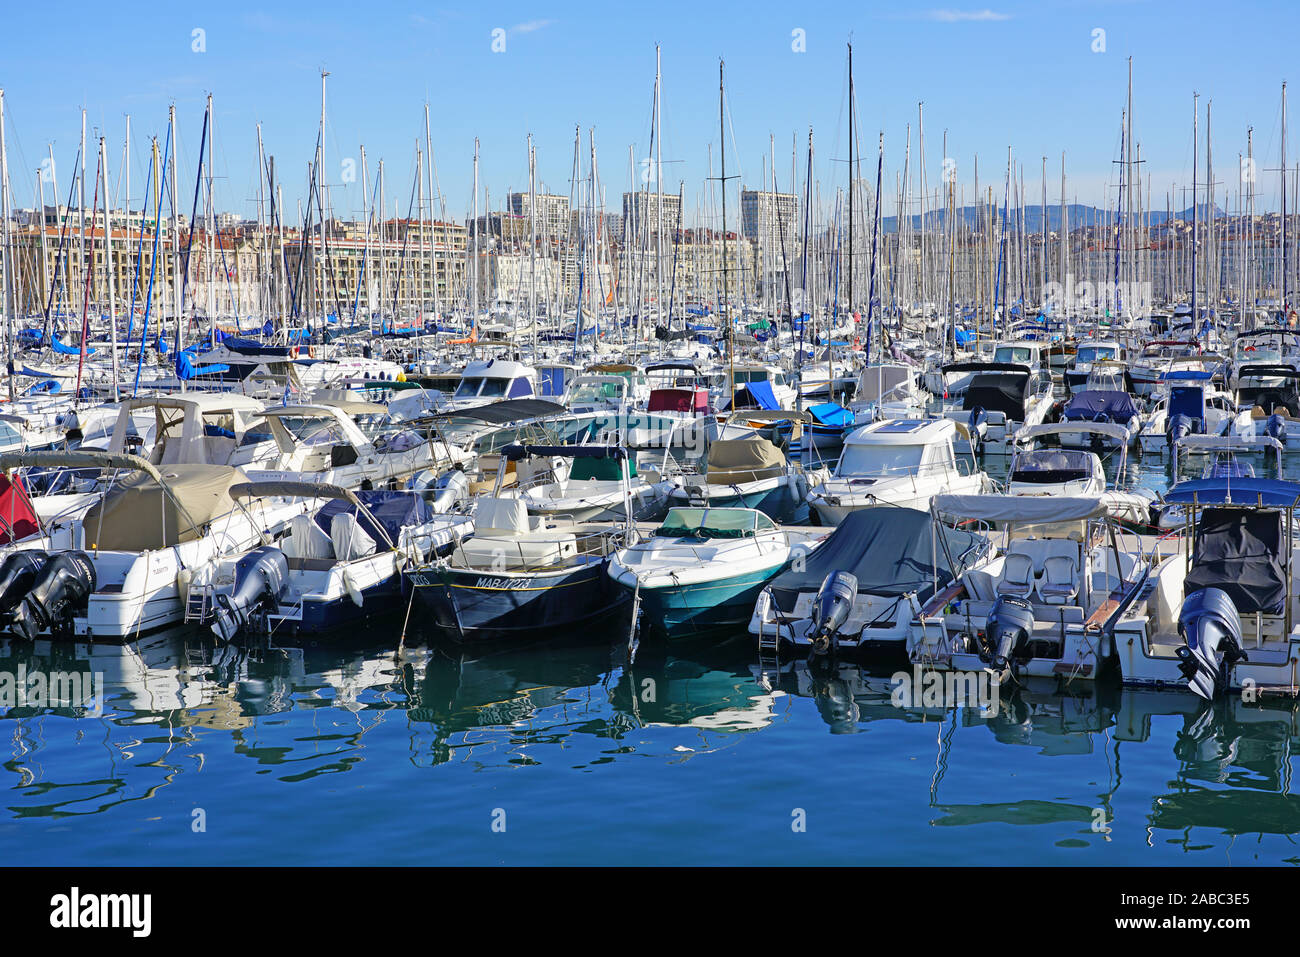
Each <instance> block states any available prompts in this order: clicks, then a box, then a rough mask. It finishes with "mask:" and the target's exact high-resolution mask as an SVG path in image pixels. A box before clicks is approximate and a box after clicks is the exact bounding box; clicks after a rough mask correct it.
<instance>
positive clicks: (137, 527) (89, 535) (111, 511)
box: [81, 456, 248, 552]
mask: <svg viewBox="0 0 1300 957" xmlns="http://www.w3.org/2000/svg"><path fill="white" fill-rule="evenodd" d="M117 457H119V458H120V457H121V456H117ZM164 469H165V471H164V472H163V473H162V476H161V478H162V481H163V482H164V483H165V485H160V484H158V482H157V481H156V480H155V479H154V478H153V476H150V475H132V476H131V477H130V478H127V479H126V480H124V481H122V482H119V483H117V484H116V485H115V486H114V487H113V488H112V489H110V490H109V491H108V492H107V493H106V494H105V495H104V497H103V498H102V499H100V500H99V501H97V502H95V503H94V504H93V505H91V506H90V509H89V511H87V512H86V514H85V517H84V518H82V520H81V526H82V528H83V529H85V534H86V543H87V546H88V547H90V548H97V549H101V550H107V551H124V552H142V551H146V550H149V549H158V548H170V547H171V546H173V545H179V544H181V543H183V542H188V541H192V540H193V539H196V538H199V537H200V536H201V535H202V534H203V529H204V527H205V526H206V525H208V524H209V523H210V522H212V521H213V520H214V519H217V518H219V517H221V516H222V515H226V514H228V513H230V512H231V511H233V510H234V508H235V502H234V499H233V498H232V497H231V494H230V489H231V487H232V486H234V485H237V484H239V483H241V482H247V481H248V477H247V476H246V475H245V474H244V473H243V472H242V471H241V470H239V469H237V468H233V467H232V466H228V465H168V466H164ZM154 474H155V475H157V474H158V473H157V472H155V473H154Z"/></svg>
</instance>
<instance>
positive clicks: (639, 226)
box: [622, 193, 682, 243]
mask: <svg viewBox="0 0 1300 957" xmlns="http://www.w3.org/2000/svg"><path fill="white" fill-rule="evenodd" d="M661 202H662V205H663V211H664V237H665V241H671V240H672V236H673V233H674V231H676V230H677V229H678V228H680V227H681V223H682V199H681V197H680V196H678V195H677V194H676V193H664V194H663V195H662V196H660V194H659V193H624V194H623V223H622V224H623V227H624V228H625V229H626V230H627V231H628V236H629V242H633V243H634V242H635V240H634V239H633V238H632V237H636V236H640V235H646V236H650V237H653V236H654V235H655V234H656V232H657V231H658V229H659V207H660V204H661ZM652 242H653V240H652Z"/></svg>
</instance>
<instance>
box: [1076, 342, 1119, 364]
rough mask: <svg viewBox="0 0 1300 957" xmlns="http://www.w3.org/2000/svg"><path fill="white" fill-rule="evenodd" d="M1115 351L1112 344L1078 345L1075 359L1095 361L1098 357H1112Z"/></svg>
mask: <svg viewBox="0 0 1300 957" xmlns="http://www.w3.org/2000/svg"><path fill="white" fill-rule="evenodd" d="M1117 352H1118V350H1117V349H1116V348H1115V347H1114V346H1080V347H1079V351H1078V352H1077V353H1076V354H1075V359H1076V360H1077V361H1079V362H1096V361H1097V360H1098V359H1114V358H1115V356H1116V354H1117Z"/></svg>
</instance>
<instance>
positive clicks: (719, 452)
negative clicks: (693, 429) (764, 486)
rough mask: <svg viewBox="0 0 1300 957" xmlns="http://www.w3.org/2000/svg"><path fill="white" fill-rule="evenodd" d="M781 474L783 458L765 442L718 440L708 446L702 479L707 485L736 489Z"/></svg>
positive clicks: (783, 466) (756, 439) (779, 452)
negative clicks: (744, 484)
mask: <svg viewBox="0 0 1300 957" xmlns="http://www.w3.org/2000/svg"><path fill="white" fill-rule="evenodd" d="M784 471H785V456H784V455H782V454H781V450H780V449H778V448H777V447H776V446H775V445H773V444H772V443H771V442H769V441H768V440H767V439H758V438H751V439H718V440H717V441H715V442H714V443H713V444H712V445H710V446H709V460H708V469H707V472H706V474H705V478H706V479H707V480H708V484H710V485H739V484H741V483H742V482H757V481H759V480H761V479H767V478H775V477H776V476H778V475H780V474H782V473H783V472H784Z"/></svg>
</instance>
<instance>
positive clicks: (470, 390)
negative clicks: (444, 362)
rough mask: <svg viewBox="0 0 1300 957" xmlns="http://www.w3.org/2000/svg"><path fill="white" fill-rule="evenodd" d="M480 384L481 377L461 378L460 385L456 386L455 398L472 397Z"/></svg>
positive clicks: (481, 381) (476, 393)
mask: <svg viewBox="0 0 1300 957" xmlns="http://www.w3.org/2000/svg"><path fill="white" fill-rule="evenodd" d="M482 385H483V380H482V379H481V378H476V379H461V380H460V385H458V386H457V387H456V394H455V398H457V399H472V398H473V397H474V396H476V395H478V390H479V389H480V388H481V387H482Z"/></svg>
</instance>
